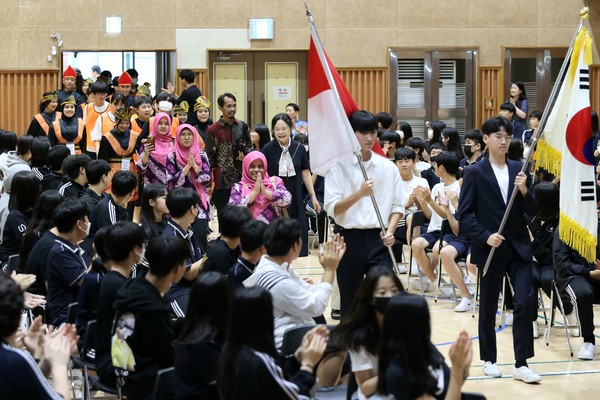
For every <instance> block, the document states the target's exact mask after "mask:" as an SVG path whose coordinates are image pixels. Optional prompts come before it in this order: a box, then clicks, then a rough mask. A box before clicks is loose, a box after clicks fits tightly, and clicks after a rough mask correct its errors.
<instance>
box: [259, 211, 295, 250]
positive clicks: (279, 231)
mask: <svg viewBox="0 0 600 400" xmlns="http://www.w3.org/2000/svg"><path fill="white" fill-rule="evenodd" d="M298 240H301V239H300V223H299V222H298V220H296V219H292V218H279V219H276V220H275V221H273V222H271V224H270V225H269V227H268V228H267V230H266V232H265V236H264V244H265V248H266V249H267V254H268V255H270V256H273V257H277V256H285V255H286V254H287V253H289V251H290V249H291V248H292V246H294V244H296V243H297V242H298Z"/></svg>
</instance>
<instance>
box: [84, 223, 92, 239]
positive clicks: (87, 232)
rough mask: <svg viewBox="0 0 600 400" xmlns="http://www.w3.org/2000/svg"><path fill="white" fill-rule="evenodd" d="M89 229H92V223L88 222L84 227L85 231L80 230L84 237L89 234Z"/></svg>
mask: <svg viewBox="0 0 600 400" xmlns="http://www.w3.org/2000/svg"><path fill="white" fill-rule="evenodd" d="M84 223H85V222H84ZM91 227H92V223H91V222H88V223H87V225H86V227H85V230H84V229H82V230H83V231H84V232H85V235H86V236H88V235H89V234H90V228H91Z"/></svg>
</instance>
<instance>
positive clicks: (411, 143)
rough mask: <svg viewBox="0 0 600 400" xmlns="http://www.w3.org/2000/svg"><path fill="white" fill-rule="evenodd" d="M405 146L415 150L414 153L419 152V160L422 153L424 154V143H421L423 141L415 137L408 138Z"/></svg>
mask: <svg viewBox="0 0 600 400" xmlns="http://www.w3.org/2000/svg"><path fill="white" fill-rule="evenodd" d="M405 145H406V146H408V147H410V148H413V149H415V153H416V150H419V153H418V156H419V159H421V158H422V156H423V153H424V152H425V143H424V142H423V140H422V139H421V138H419V137H416V136H413V137H411V138H408V140H407V141H406V143H405Z"/></svg>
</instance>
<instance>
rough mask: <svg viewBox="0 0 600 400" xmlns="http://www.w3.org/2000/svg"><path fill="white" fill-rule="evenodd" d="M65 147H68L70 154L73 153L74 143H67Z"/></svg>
mask: <svg viewBox="0 0 600 400" xmlns="http://www.w3.org/2000/svg"><path fill="white" fill-rule="evenodd" d="M67 149H69V151H70V152H71V155H73V154H75V143H67Z"/></svg>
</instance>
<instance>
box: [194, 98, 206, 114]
mask: <svg viewBox="0 0 600 400" xmlns="http://www.w3.org/2000/svg"><path fill="white" fill-rule="evenodd" d="M201 108H208V109H210V100H208V98H207V97H206V96H200V97H198V98H197V99H196V103H195V104H194V111H198V110H199V109H201Z"/></svg>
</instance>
